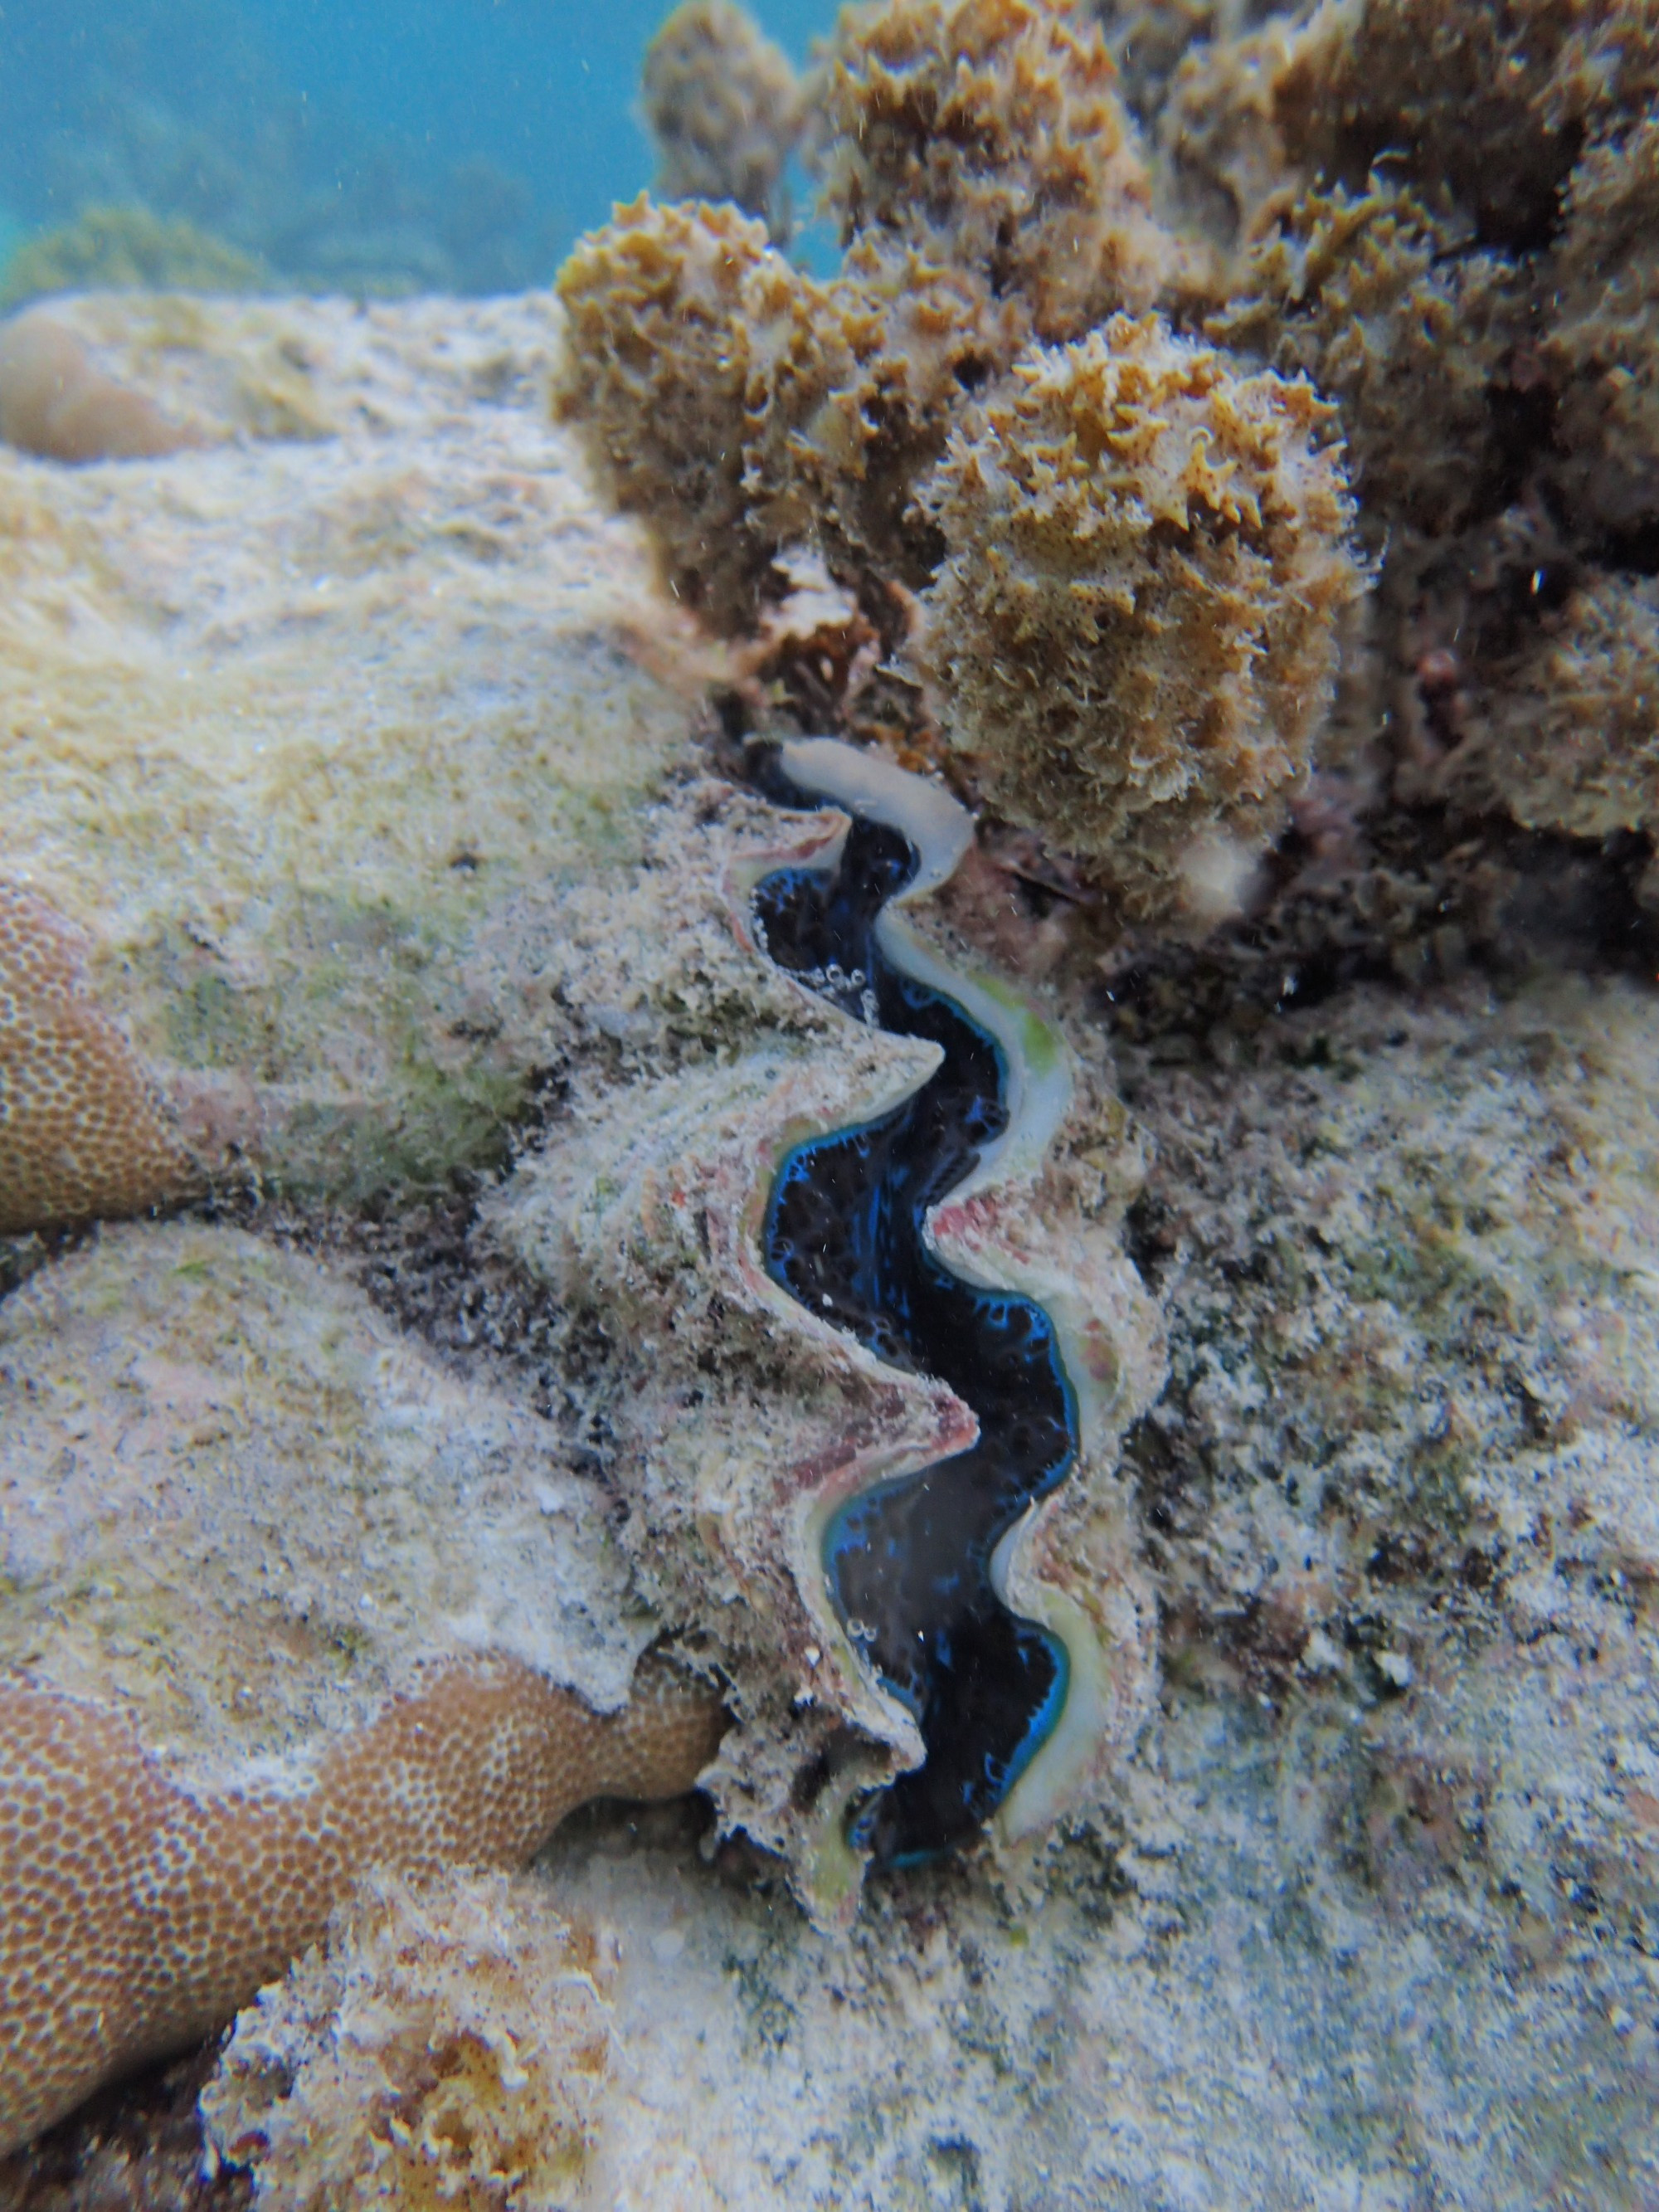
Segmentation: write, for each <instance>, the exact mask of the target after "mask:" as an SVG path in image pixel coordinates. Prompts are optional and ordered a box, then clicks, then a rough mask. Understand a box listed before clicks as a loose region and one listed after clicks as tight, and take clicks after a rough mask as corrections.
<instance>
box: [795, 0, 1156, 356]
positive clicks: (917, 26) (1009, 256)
mask: <svg viewBox="0 0 1659 2212" xmlns="http://www.w3.org/2000/svg"><path fill="white" fill-rule="evenodd" d="M1116 75H1117V72H1116V70H1115V68H1114V66H1113V64H1112V60H1111V58H1110V56H1109V53H1108V52H1107V51H1106V45H1105V41H1104V40H1103V37H1102V35H1101V32H1100V29H1099V27H1098V26H1097V24H1094V23H1092V22H1091V21H1089V20H1088V19H1087V18H1086V17H1085V16H1084V15H1081V14H1080V13H1079V14H1077V15H1071V14H1068V13H1066V11H1064V10H1062V9H1056V8H1054V7H1048V6H1044V5H1042V4H1041V0H955V4H951V0H883V4H880V5H878V6H875V7H872V8H866V9H846V10H844V11H843V13H842V19H841V24H840V27H839V30H838V32H837V33H836V38H835V40H833V41H832V43H831V45H830V47H829V52H828V53H827V54H826V55H825V57H824V58H823V62H822V63H821V64H820V66H819V69H818V71H817V75H816V76H815V77H814V79H813V80H812V81H811V83H810V85H809V88H808V93H809V98H810V100H811V103H812V107H813V111H814V120H813V125H812V143H813V144H814V146H815V147H816V149H817V167H818V170H819V173H820V174H821V176H822V179H823V207H824V211H825V212H826V213H827V214H829V216H832V217H833V218H834V219H835V220H836V222H837V223H838V224H839V226H840V228H841V233H842V243H843V244H847V243H849V242H850V241H851V240H853V239H854V238H855V237H857V236H859V235H860V234H863V233H866V232H874V233H877V234H882V235H884V236H887V237H891V238H896V239H902V240H907V241H908V242H910V243H912V244H915V245H916V246H920V247H922V248H923V249H924V250H925V251H927V253H928V254H929V255H930V257H931V258H933V259H935V260H939V261H942V262H947V263H951V264H955V265H956V266H957V267H958V268H963V269H970V270H975V271H976V272H977V273H978V274H980V275H981V276H984V277H985V278H986V280H987V282H988V283H990V284H991V285H992V286H993V288H994V289H995V290H996V291H997V292H998V293H999V294H1000V295H1006V294H1010V293H1012V294H1018V296H1019V297H1020V298H1021V299H1022V300H1023V301H1025V303H1026V305H1027V307H1028V309H1029V311H1030V317H1031V321H1032V326H1033V329H1034V331H1035V332H1036V335H1037V336H1038V337H1044V338H1064V337H1076V336H1078V335H1079V333H1080V332H1081V331H1085V330H1086V329H1088V328H1089V326H1090V325H1091V324H1092V323H1095V322H1097V321H1098V320H1099V319H1100V318H1101V317H1102V316H1103V315H1106V314H1109V313H1111V312H1112V311H1113V310H1114V309H1115V308H1119V307H1147V306H1150V305H1151V304H1152V301H1154V300H1155V299H1156V298H1157V297H1158V295H1159V293H1160V292H1161V291H1162V290H1163V289H1164V286H1165V285H1166V284H1167V283H1169V281H1170V277H1171V276H1172V275H1173V273H1174V270H1175V265H1176V258H1177V250H1176V244H1175V241H1174V240H1173V239H1172V238H1171V237H1170V235H1169V234H1168V233H1167V232H1165V231H1164V230H1162V229H1160V228H1158V225H1157V224H1156V223H1154V222H1153V221H1152V216H1151V208H1152V180H1151V179H1150V177H1149V175H1148V173H1147V170H1146V163H1145V161H1143V160H1142V158H1141V155H1140V151H1139V145H1138V143H1137V141H1136V137H1135V132H1134V127H1133V124H1132V123H1131V122H1130V120H1129V118H1128V115H1127V112H1126V111H1125V109H1124V106H1123V104H1122V101H1121V100H1120V99H1119V97H1118V94H1117V90H1116V86H1115V79H1116Z"/></svg>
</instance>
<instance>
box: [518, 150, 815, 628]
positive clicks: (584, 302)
mask: <svg viewBox="0 0 1659 2212" xmlns="http://www.w3.org/2000/svg"><path fill="white" fill-rule="evenodd" d="M820 290H821V288H820V287H818V286H817V285H815V284H814V283H813V282H812V280H811V278H810V277H807V276H803V275H801V273H800V272H799V270H795V269H793V267H792V266H791V265H790V264H789V263H788V262H787V261H786V260H785V259H784V258H783V256H782V255H781V254H780V253H777V252H774V251H773V249H772V247H771V245H770V244H769V239H768V235H767V230H766V226H765V224H764V223H762V222H756V221H754V220H753V219H752V218H751V217H750V216H744V215H742V214H740V213H739V212H738V210H736V209H735V208H732V207H711V206H704V205H702V204H692V205H690V206H685V207H656V206H653V204H652V203H651V202H650V201H649V200H648V199H647V197H645V195H644V194H643V193H641V196H640V197H639V198H638V199H636V200H635V201H634V202H633V203H632V204H631V205H629V206H628V207H624V208H619V209H618V210H617V214H616V216H615V219H614V220H613V221H612V222H611V223H609V224H608V225H607V226H606V227H605V229H603V230H601V231H599V232H597V233H596V234H594V235H593V236H592V237H591V238H588V239H585V240H583V241H582V243H581V244H580V246H578V247H577V248H576V250H575V252H574V253H573V254H572V255H571V257H570V258H569V260H568V261H567V262H566V264H565V265H564V268H563V270H562V272H561V274H560V277H559V296H560V298H561V300H562V301H563V302H564V307H565V311H566V313H567V314H568V317H569V333H568V341H567V344H566V349H565V353H564V357H563V361H562V367H561V369H560V372H559V375H558V378H557V380H556V385H555V388H554V399H553V404H554V412H555V414H556V416H558V418H559V419H560V420H561V421H563V422H571V423H573V424H574V425H575V427H576V428H577V429H578V431H579V433H580V438H581V442H582V448H583V451H584V453H586V457H587V460H588V464H589V465H590V467H591V468H592V470H593V471H594V473H595V475H596V476H597V477H598V479H599V487H600V489H601V490H602V491H603V492H604V493H605V495H606V496H607V497H608V498H609V499H610V500H611V502H612V504H613V505H615V506H616V507H619V508H620V509H621V510H622V512H623V513H626V514H637V515H640V516H641V517H642V518H643V519H644V520H645V521H646V522H647V524H648V526H650V529H651V531H652V534H653V539H654V542H655V544H656V547H657V550H658V554H659V558H660V560H661V562H662V564H663V568H664V571H665V576H666V580H667V581H668V584H669V586H670V587H671V590H672V591H673V592H674V593H675V596H676V597H677V598H678V599H682V600H683V601H684V602H685V604H686V605H690V606H691V607H693V608H695V609H696V611H698V612H699V613H701V614H702V615H704V616H705V617H707V619H708V621H709V622H710V623H713V624H714V626H715V627H716V628H717V629H736V628H739V627H741V626H742V623H743V622H744V619H745V618H746V617H748V616H749V615H750V613H751V612H752V611H753V609H754V607H755V605H757V601H758V599H760V598H761V597H762V596H763V586H765V584H766V583H767V581H768V580H769V576H770V574H771V571H772V564H773V558H774V556H775V553H776V552H777V550H778V548H779V546H780V545H781V544H785V543H787V541H788V539H789V538H791V537H793V536H797V535H799V518H797V517H796V516H795V515H793V513H781V512H780V509H781V507H784V506H785V505H786V504H787V501H788V496H789V482H788V468H787V435H788V433H789V431H790V430H791V429H792V428H793V427H794V426H795V424H796V423H797V422H799V421H800V420H801V419H803V417H804V416H806V415H807V414H809V413H810V412H811V409H812V408H813V406H814V405H815V404H817V403H818V402H819V401H820V400H821V399H822V398H823V393H824V392H826V390H827V389H828V385H829V377H828V374H827V370H826V368H825V365H824V362H823V340H822V338H821V337H820V336H819V334H818V333H819V330H820V328H821V326H822V324H823V320H824V317H823V310H822V307H821V306H820V303H819V300H818V296H817V295H818V294H819V292H820ZM815 310H816V311H817V312H815Z"/></svg>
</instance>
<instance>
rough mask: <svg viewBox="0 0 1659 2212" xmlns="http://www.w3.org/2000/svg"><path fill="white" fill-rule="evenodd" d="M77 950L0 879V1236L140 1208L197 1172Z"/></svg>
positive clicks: (43, 910) (54, 918)
mask: <svg viewBox="0 0 1659 2212" xmlns="http://www.w3.org/2000/svg"><path fill="white" fill-rule="evenodd" d="M83 959H84V948H83V946H82V943H81V941H80V940H79V939H78V938H77V937H76V933H74V932H73V931H72V930H71V929H70V927H69V926H68V924H67V923H65V922H64V920H63V918H62V917H61V916H60V915H58V914H56V913H55V912H54V911H53V910H52V908H51V907H49V906H48V905H47V904H46V902H45V901H44V900H43V899H40V898H37V897H36V896H34V895H33V893H32V892H30V891H26V890H22V889H21V887H20V886H18V885H17V884H8V883H5V882H3V881H0V1236H7V1237H16V1236H21V1235H24V1234H26V1233H27V1231H30V1230H35V1229H50V1228H56V1227H60V1226H64V1225H70V1224H73V1223H76V1222H81V1221H90V1220H95V1219H100V1218H103V1219H110V1218H118V1217H119V1216H121V1215H124V1214H131V1213H143V1212H147V1211H148V1210H149V1208H150V1207H152V1206H161V1205H165V1204H167V1203H168V1202H169V1201H171V1200H176V1199H179V1198H181V1197H184V1196H185V1195H186V1194H188V1193H190V1192H191V1190H194V1189H196V1188H198V1187H199V1186H200V1184H201V1182H202V1181H203V1177H202V1175H201V1172H200V1170H199V1168H198V1167H197V1163H196V1161H195V1160H194V1159H193V1158H192V1157H191V1153H190V1152H189V1151H188V1150H187V1149H186V1147H185V1145H184V1143H183V1142H182V1140H181V1139H180V1138H179V1135H178V1134H177V1133H176V1132H175V1130H174V1128H173V1122H172V1120H171V1117H170V1115H169V1114H168V1111H167V1107H166V1105H165V1103H164V1102H163V1100H162V1098H161V1093H160V1091H158V1089H157V1087H156V1085H155V1082H154V1081H153V1080H152V1079H151V1077H150V1075H149V1072H148V1070H147V1069H146V1068H145V1066H143V1062H142V1061H141V1060H139V1058H138V1056H137V1054H136V1053H135V1052H134V1051H133V1049H132V1047H131V1045H130V1044H129V1043H128V1042H127V1040H126V1038H125V1036H123V1035H122V1033H121V1031H120V1030H119V1029H118V1028H117V1026H116V1024H114V1023H113V1022H112V1020H111V1019H110V1018H109V1017H108V1016H107V1015H106V1013H104V1012H102V1011H101V1010H100V1008H99V1006H97V1004H96V1003H95V1001H94V1000H93V999H92V997H91V996H90V995H89V994H88V990H87V987H86V981H85V975H84V969H83Z"/></svg>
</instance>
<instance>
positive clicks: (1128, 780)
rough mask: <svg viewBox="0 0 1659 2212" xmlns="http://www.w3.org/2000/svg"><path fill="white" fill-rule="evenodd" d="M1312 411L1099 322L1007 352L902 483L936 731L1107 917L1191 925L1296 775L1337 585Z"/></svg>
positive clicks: (1272, 821) (1328, 643) (1337, 564)
mask: <svg viewBox="0 0 1659 2212" xmlns="http://www.w3.org/2000/svg"><path fill="white" fill-rule="evenodd" d="M1330 413H1331V410H1330V409H1329V408H1328V406H1327V405H1326V404H1325V403H1323V402H1322V401H1321V400H1320V398H1318V397H1317V395H1316V393H1315V392H1314V391H1313V389H1312V387H1311V386H1309V385H1307V384H1305V383H1300V382H1294V383H1288V382H1286V381H1285V380H1283V379H1282V378H1280V377H1278V376H1275V375H1273V374H1257V375H1254V376H1252V375H1245V374H1240V373H1239V371H1238V368H1237V364H1235V363H1233V362H1230V361H1229V360H1228V358H1227V357H1226V356H1225V355H1223V354H1221V353H1218V352H1217V351H1215V350H1213V349H1210V348H1206V347H1202V346H1198V345H1194V344H1193V343H1189V342H1188V341H1187V340H1184V339H1182V338H1179V337H1175V336H1174V335H1173V334H1172V333H1171V332H1170V329H1169V327H1168V325H1166V324H1164V322H1162V321H1161V320H1160V319H1158V318H1157V317H1154V316H1148V317H1146V318H1144V319H1140V320H1138V321H1137V320H1132V319H1129V318H1127V317H1119V318H1116V319H1114V320H1113V321H1112V322H1111V323H1109V325H1107V326H1106V328H1105V329H1104V330H1103V331H1094V332H1091V335H1090V336H1089V337H1087V338H1085V339H1084V340H1082V341H1081V342H1080V343H1078V344H1076V345H1072V346H1067V347H1064V348H1055V349H1048V348H1034V349H1032V350H1031V351H1030V353H1028V354H1026V355H1025V356H1023V357H1022V359H1021V360H1020V362H1018V365H1017V367H1016V370H1015V374H1014V377H1013V380H1012V383H1011V386H1009V387H1008V388H1007V389H1006V390H1005V391H1004V392H1000V393H999V394H998V396H997V397H996V398H994V399H992V400H990V401H989V402H988V403H987V404H986V405H985V407H984V408H983V410H982V411H981V414H980V415H979V416H978V417H977V419H976V422H975V423H974V424H973V425H971V426H970V427H969V428H964V429H963V431H962V432H960V433H959V434H958V435H956V436H955V437H953V439H952V440H951V447H950V451H949V453H948V455H947V457H946V459H945V462H944V463H943V465H941V466H940V468H939V471H938V472H937V474H936V475H935V477H933V482H932V483H931V484H930V486H929V487H928V489H927V494H926V499H927V505H928V507H929V508H930V510H931V511H932V512H933V514H934V515H935V517H936V518H937V520H938V521H939V526H940V528H941V530H942V531H943V532H944V536H945V542H946V544H947V545H948V547H949V557H948V559H947V560H946V562H945V566H944V568H943V569H942V570H941V572H940V574H939V579H938V580H937V582H936V583H935V584H934V585H933V587H932V589H931V590H930V591H929V592H927V596H926V599H925V601H924V605H925V609H926V617H927V627H926V632H925V641H924V646H923V653H924V657H925V659H926V662H927V667H928V671H929V673H930V674H931V676H932V677H933V680H934V682H935V683H936V684H937V685H938V687H939V693H940V697H941V700H942V702H943V707H944V713H945V721H946V726H947V729H948V732H949V734H950V736H951V739H952V741H953V742H954V743H955V744H957V745H958V746H960V747H962V748H963V749H965V750H968V751H969V752H971V753H972V754H973V755H974V756H975V760H976V762H977V764H978V767H979V769H980V772H981V775H982V776H983V778H984V781H985V784H986V787H987V793H988V795H989V796H990V798H991V799H993V801H994V804H995V805H996V806H997V807H998V808H999V809H1000V811H1003V812H1004V813H1005V814H1006V815H1008V816H1009V817H1012V819H1014V820H1016V821H1019V822H1024V823H1030V824H1032V825H1034V826H1038V827H1042V828H1044V829H1049V830H1051V831H1052V830H1055V829H1060V825H1063V829H1062V830H1061V834H1063V836H1064V837H1065V841H1066V844H1067V845H1068V846H1069V847H1070V848H1071V849H1072V850H1073V851H1075V852H1078V853H1079V854H1084V855H1085V856H1086V857H1087V859H1088V860H1090V861H1091V863H1092V865H1093V867H1094V870H1095V871H1096V872H1097V874H1098V876H1099V878H1101V879H1102V880H1103V882H1104V883H1106V884H1109V886H1110V887H1111V889H1112V890H1113V892H1114V893H1115V896H1117V897H1118V898H1119V899H1120V900H1121V902H1122V904H1123V906H1124V908H1126V909H1127V911H1128V912H1129V913H1131V914H1133V915H1139V916H1151V915H1160V914H1165V913H1169V912H1170V911H1171V910H1173V909H1177V908H1181V907H1182V906H1183V905H1187V906H1194V907H1195V908H1198V909H1199V910H1200V911H1201V910H1202V909H1203V908H1204V907H1205V906H1206V903H1207V902H1208V900H1209V898H1210V896H1211V894H1212V890H1214V889H1215V888H1216V887H1217V885H1218V878H1220V879H1225V878H1226V877H1227V876H1228V875H1229V874H1230V873H1234V874H1236V873H1237V869H1236V866H1234V863H1233V860H1231V857H1230V848H1231V853H1232V854H1237V852H1239V850H1240V849H1241V848H1249V847H1252V846H1256V845H1259V844H1261V843H1262V842H1265V841H1266V840H1267V838H1269V837H1271V836H1273V834H1274V832H1275V831H1276V830H1277V829H1279V826H1280V824H1281V823H1282V822H1283V820H1284V818H1285V811H1286V806H1287V802H1288V800H1289V799H1290V798H1291V795H1292V793H1294V792H1295V791H1296V790H1297V787H1299V786H1300V784H1301V783H1302V782H1303V781H1304V778H1305V776H1306V775H1307V772H1308V763H1309V757H1310V747H1311V744H1312V740H1313V738H1314V734H1315V732H1316V730H1317V728H1318V726H1319V724H1320V721H1321V720H1322V717H1323V715H1324V714H1325V712H1326V710H1327V708H1328V704H1329V702H1330V698H1331V694H1332V689H1333V685H1334V680H1335V674H1336V647H1335V641H1334V635H1335V634H1334V624H1335V618H1336V617H1337V615H1338V614H1339V612H1340V611H1341V609H1342V608H1343V607H1344V606H1346V605H1347V603H1348V602H1349V601H1350V600H1351V599H1352V598H1353V597H1354V596H1355V594H1356V593H1357V592H1358V588H1359V581H1360V579H1359V573H1358V569H1357V568H1356V567H1355V564H1354V562H1353V561H1352V558H1351V557H1350V556H1349V555H1348V553H1347V552H1346V550H1345V549H1344V538H1345V535H1346V530H1347V526H1348V522H1349V519H1350V507H1349V501H1348V496H1347V493H1346V487H1345V484H1344V481H1343V476H1342V471H1341V467H1340V462H1339V460H1338V459H1337V457H1336V456H1335V455H1334V453H1333V452H1332V451H1331V450H1330V449H1329V447H1328V445H1327V444H1326V443H1325V442H1324V441H1325V440H1326V438H1327V436H1328V424H1329V418H1330Z"/></svg>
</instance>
